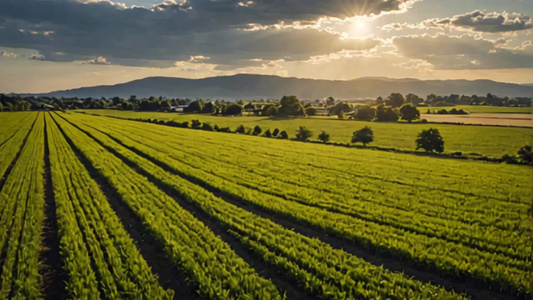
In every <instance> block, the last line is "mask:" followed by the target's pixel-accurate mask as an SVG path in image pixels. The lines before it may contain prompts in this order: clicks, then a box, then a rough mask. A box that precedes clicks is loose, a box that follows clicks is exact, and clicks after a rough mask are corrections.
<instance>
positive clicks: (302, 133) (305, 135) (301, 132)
mask: <svg viewBox="0 0 533 300" xmlns="http://www.w3.org/2000/svg"><path fill="white" fill-rule="evenodd" d="M312 136H313V133H312V132H311V130H309V129H307V128H306V127H303V126H300V128H299V129H298V130H296V139H297V140H299V141H302V142H305V141H307V140H308V139H309V138H310V137H312Z"/></svg>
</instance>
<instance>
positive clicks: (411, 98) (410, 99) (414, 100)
mask: <svg viewBox="0 0 533 300" xmlns="http://www.w3.org/2000/svg"><path fill="white" fill-rule="evenodd" d="M405 102H406V103H411V105H413V106H418V105H419V104H420V103H422V102H424V99H422V98H420V97H418V96H417V95H415V94H407V95H406V96H405Z"/></svg>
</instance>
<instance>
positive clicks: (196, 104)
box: [186, 100, 204, 112]
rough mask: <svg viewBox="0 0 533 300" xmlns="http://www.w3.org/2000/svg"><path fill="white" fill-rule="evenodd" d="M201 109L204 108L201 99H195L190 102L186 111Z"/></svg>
mask: <svg viewBox="0 0 533 300" xmlns="http://www.w3.org/2000/svg"><path fill="white" fill-rule="evenodd" d="M203 109H204V103H203V101H202V100H196V101H193V102H191V104H189V106H188V107H187V109H186V111H187V112H202V110H203Z"/></svg>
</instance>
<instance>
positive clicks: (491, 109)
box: [419, 105, 533, 114]
mask: <svg viewBox="0 0 533 300" xmlns="http://www.w3.org/2000/svg"><path fill="white" fill-rule="evenodd" d="M452 108H455V109H462V110H465V111H467V112H469V113H471V114H475V113H504V114H506V113H521V114H528V113H529V114H530V113H533V107H506V106H489V105H456V106H442V107H437V106H434V107H420V108H419V110H420V112H421V113H425V112H426V111H427V110H428V109H429V110H431V111H438V110H440V109H445V110H450V109H452Z"/></svg>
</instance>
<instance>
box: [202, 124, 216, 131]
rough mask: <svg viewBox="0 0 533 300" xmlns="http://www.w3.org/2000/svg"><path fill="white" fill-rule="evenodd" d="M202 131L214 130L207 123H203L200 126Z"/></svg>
mask: <svg viewBox="0 0 533 300" xmlns="http://www.w3.org/2000/svg"><path fill="white" fill-rule="evenodd" d="M202 130H205V131H215V129H214V128H213V126H211V124H209V123H203V124H202Z"/></svg>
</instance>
